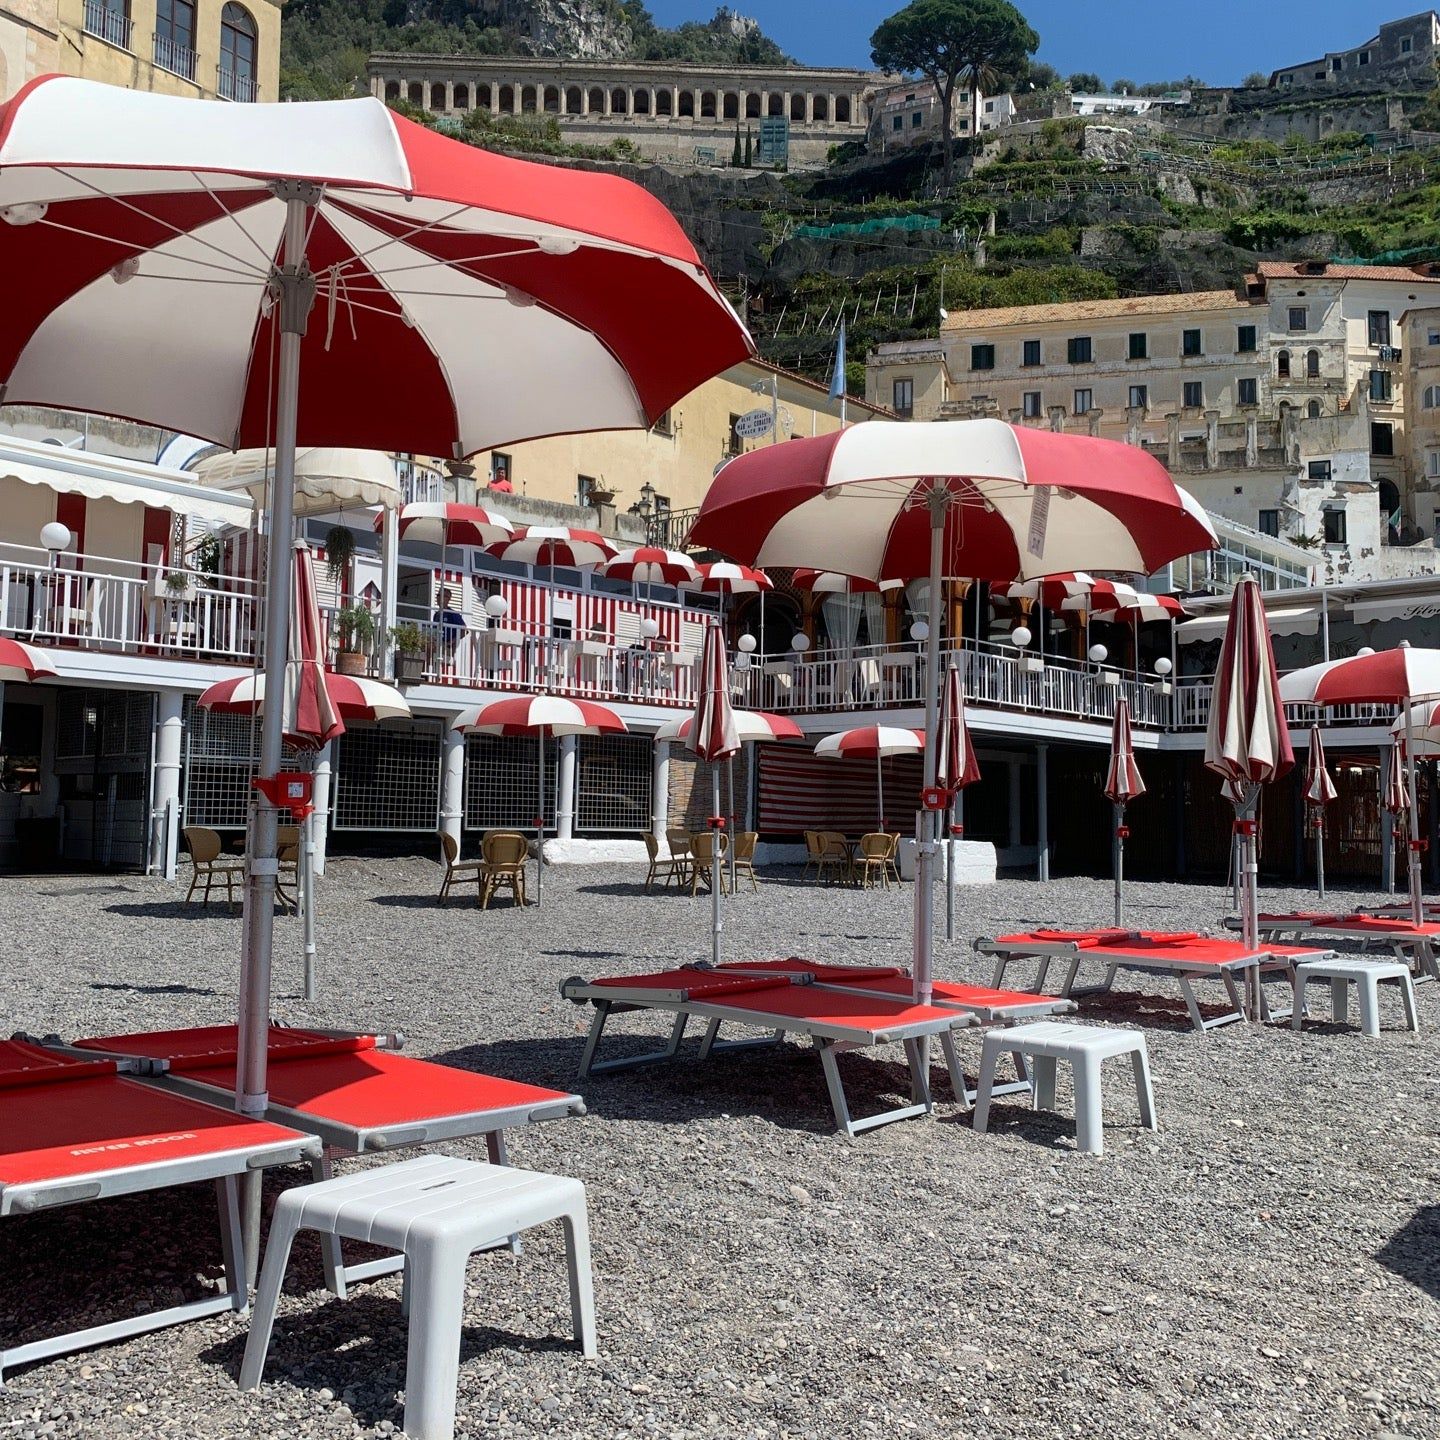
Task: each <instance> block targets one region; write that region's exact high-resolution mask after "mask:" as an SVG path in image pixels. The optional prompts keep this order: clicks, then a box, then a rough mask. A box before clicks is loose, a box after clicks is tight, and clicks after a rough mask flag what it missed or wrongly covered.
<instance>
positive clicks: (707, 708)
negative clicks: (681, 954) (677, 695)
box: [685, 623, 740, 965]
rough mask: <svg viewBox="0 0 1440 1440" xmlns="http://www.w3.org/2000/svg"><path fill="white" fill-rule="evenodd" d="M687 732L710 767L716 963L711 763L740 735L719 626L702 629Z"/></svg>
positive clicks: (716, 789)
mask: <svg viewBox="0 0 1440 1440" xmlns="http://www.w3.org/2000/svg"><path fill="white" fill-rule="evenodd" d="M690 719H691V725H690V733H689V734H688V735H687V736H686V737H685V744H686V746H687V748H688V749H690V750H691V751H692V752H693V753H694V754H695V755H696V756H697V757H698V758H699V759H701V760H705V761H708V762H709V764H710V782H711V804H712V806H713V808H712V810H711V815H712V817H713V818H712V828H711V834H712V836H713V837H714V838H713V841H712V845H711V852H710V907H711V908H710V913H711V939H710V958H711V959H712V960H713V961H714V962H715V964H717V965H718V964H719V963H720V932H721V920H720V886H721V883H722V881H721V875H720V855H721V843H720V835H721V831H720V827H721V826H722V825H723V824H724V823H725V822H724V819H723V817H722V816H721V813H720V767H719V766H718V765H717V764H716V763H715V762H716V761H717V760H724V759H726V758H727V757H728V756H731V755H734V754H735V752H736V751H737V750H739V748H740V732H739V729H738V727H737V726H736V723H735V709H734V707H733V706H732V705H731V703H730V665H729V662H728V661H727V659H726V658H725V637H724V635H722V634H721V631H720V627H719V626H718V625H716V624H713V623H712V624H710V625H707V626H706V627H705V644H704V646H703V648H702V649H701V651H700V693H699V694H698V695H697V696H696V698H695V711H694V713H693V714H692V715H691V717H690Z"/></svg>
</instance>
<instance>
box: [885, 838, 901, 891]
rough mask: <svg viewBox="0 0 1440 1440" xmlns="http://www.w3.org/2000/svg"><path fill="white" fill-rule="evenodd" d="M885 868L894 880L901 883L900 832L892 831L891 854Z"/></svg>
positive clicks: (887, 858) (886, 860)
mask: <svg viewBox="0 0 1440 1440" xmlns="http://www.w3.org/2000/svg"><path fill="white" fill-rule="evenodd" d="M885 870H886V873H887V874H888V875H889V876H890V878H891V879H892V880H894V882H895V883H896V884H897V885H898V884H899V883H900V832H899V831H898V830H892V831H891V832H890V854H889V855H888V856H887V857H886V859H885Z"/></svg>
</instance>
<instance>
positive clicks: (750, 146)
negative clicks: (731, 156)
mask: <svg viewBox="0 0 1440 1440" xmlns="http://www.w3.org/2000/svg"><path fill="white" fill-rule="evenodd" d="M754 161H755V142H754V141H753V140H752V139H751V137H750V127H749V126H748V125H747V126H746V127H745V168H746V169H747V170H748V169H750V167H751V165H752V164H754Z"/></svg>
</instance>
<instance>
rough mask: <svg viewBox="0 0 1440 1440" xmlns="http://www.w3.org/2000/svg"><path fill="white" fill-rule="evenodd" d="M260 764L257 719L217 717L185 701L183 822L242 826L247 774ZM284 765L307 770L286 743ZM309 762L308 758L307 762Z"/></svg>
mask: <svg viewBox="0 0 1440 1440" xmlns="http://www.w3.org/2000/svg"><path fill="white" fill-rule="evenodd" d="M259 762H260V722H259V721H258V720H252V719H251V718H250V716H248V715H220V714H217V713H215V712H214V711H212V710H201V709H199V708H198V707H197V706H196V704H195V701H194V699H193V698H191V697H187V698H186V700H185V774H184V777H183V779H182V785H181V791H180V793H181V796H182V801H183V812H182V813H183V814H184V817H185V821H184V823H185V824H186V825H205V826H208V827H209V828H210V829H211V830H243V829H244V828H245V821H246V816H247V812H248V810H249V806H250V777H251V776H252V775H254V774H255V773H256V771H257V770H258V768H259ZM282 763H283V764H284V766H285V767H286V768H287V769H302V768H306V766H305V765H302V764H301V763H300V761H299V757H298V756H297V754H296V752H295V751H293V750H292V749H291V748H290V747H289V746H288V745H287V746H286V747H285V751H284V759H283V761H282ZM307 764H308V762H307Z"/></svg>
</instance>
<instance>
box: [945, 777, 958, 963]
mask: <svg viewBox="0 0 1440 1440" xmlns="http://www.w3.org/2000/svg"><path fill="white" fill-rule="evenodd" d="M957 794H959V791H952V792H951V795H950V804H949V806H948V808H947V809H946V811H945V938H946V939H947V940H953V939H954V938H955V796H956V795H957Z"/></svg>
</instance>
